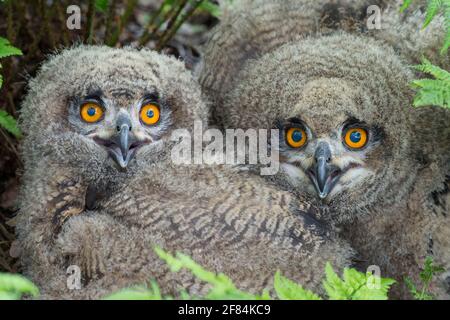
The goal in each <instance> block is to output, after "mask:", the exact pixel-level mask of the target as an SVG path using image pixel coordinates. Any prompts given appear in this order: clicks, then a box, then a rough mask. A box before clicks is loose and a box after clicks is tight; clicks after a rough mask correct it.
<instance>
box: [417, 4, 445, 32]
mask: <svg viewBox="0 0 450 320" xmlns="http://www.w3.org/2000/svg"><path fill="white" fill-rule="evenodd" d="M441 6H442V0H428V4H427V13H426V16H425V21H424V23H423V26H422V29H425V28H426V27H427V26H428V25H429V24H430V22H431V21H433V18H434V17H435V16H436V14H437V13H438V12H439V9H440V7H441Z"/></svg>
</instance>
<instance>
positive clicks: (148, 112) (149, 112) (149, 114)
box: [147, 110, 155, 118]
mask: <svg viewBox="0 0 450 320" xmlns="http://www.w3.org/2000/svg"><path fill="white" fill-rule="evenodd" d="M154 115H155V113H154V112H153V110H148V111H147V117H149V118H153V116H154Z"/></svg>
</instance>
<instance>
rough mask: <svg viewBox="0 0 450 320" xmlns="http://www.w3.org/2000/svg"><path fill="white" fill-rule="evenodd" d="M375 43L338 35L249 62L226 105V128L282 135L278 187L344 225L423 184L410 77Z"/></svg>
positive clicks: (401, 64)
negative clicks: (304, 197) (414, 150)
mask: <svg viewBox="0 0 450 320" xmlns="http://www.w3.org/2000/svg"><path fill="white" fill-rule="evenodd" d="M406 65H407V64H406V63H404V62H403V61H402V60H401V59H400V58H399V57H398V56H397V55H396V54H395V53H394V51H393V50H392V49H391V48H390V47H388V46H385V45H383V44H381V43H378V42H376V41H374V40H371V39H367V38H362V37H357V36H352V35H345V34H336V35H330V36H323V37H320V38H315V39H305V40H300V41H295V42H291V43H288V44H286V45H284V46H281V47H280V48H278V49H276V50H274V51H272V52H269V53H267V54H265V55H263V56H262V57H260V58H258V59H254V60H249V61H248V62H247V64H246V65H245V67H244V69H243V71H242V72H241V73H239V75H238V76H237V79H236V80H235V83H237V85H236V86H235V87H234V88H233V89H231V90H230V91H229V92H228V93H227V94H226V96H225V97H226V98H225V105H226V108H227V110H226V112H224V116H223V117H224V125H225V127H232V128H243V129H246V128H266V129H269V128H276V129H279V136H280V140H279V147H278V149H279V158H280V168H281V170H280V171H279V172H278V173H277V174H276V175H275V176H274V177H273V179H274V180H275V181H276V182H277V183H279V184H281V185H282V186H283V187H285V188H286V189H289V190H292V191H294V192H298V193H307V194H309V195H310V196H312V197H313V198H315V199H316V201H317V202H319V203H320V204H322V205H325V206H327V207H330V208H331V209H332V210H329V212H331V213H330V214H329V215H330V216H326V217H323V218H325V219H330V220H333V221H336V222H341V221H345V220H347V219H350V218H352V217H354V216H355V214H356V213H361V212H366V211H367V209H368V208H370V206H371V205H372V204H373V203H375V202H382V203H386V204H389V203H394V202H395V201H397V200H398V199H402V197H404V196H405V194H406V192H407V190H408V189H409V188H410V187H411V184H412V182H413V180H414V178H415V176H416V175H415V172H416V171H417V159H414V155H412V154H411V151H410V150H411V148H410V146H411V144H414V141H413V139H412V137H411V134H410V133H411V132H412V130H414V128H413V127H412V125H411V120H410V118H409V113H410V104H411V98H412V91H411V88H410V86H409V82H410V81H411V79H412V74H411V72H410V71H409V69H408V68H407V67H406Z"/></svg>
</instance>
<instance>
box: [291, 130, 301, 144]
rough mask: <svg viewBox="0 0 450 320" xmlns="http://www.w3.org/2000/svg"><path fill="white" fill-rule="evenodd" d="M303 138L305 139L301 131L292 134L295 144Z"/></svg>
mask: <svg viewBox="0 0 450 320" xmlns="http://www.w3.org/2000/svg"><path fill="white" fill-rule="evenodd" d="M302 138H303V134H302V132H301V131H298V130H295V131H294V132H293V133H292V140H294V142H299V141H301V140H302Z"/></svg>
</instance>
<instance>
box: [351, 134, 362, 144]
mask: <svg viewBox="0 0 450 320" xmlns="http://www.w3.org/2000/svg"><path fill="white" fill-rule="evenodd" d="M350 140H351V141H352V142H354V143H357V142H359V141H360V140H361V133H360V132H358V131H355V132H352V133H351V134H350Z"/></svg>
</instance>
